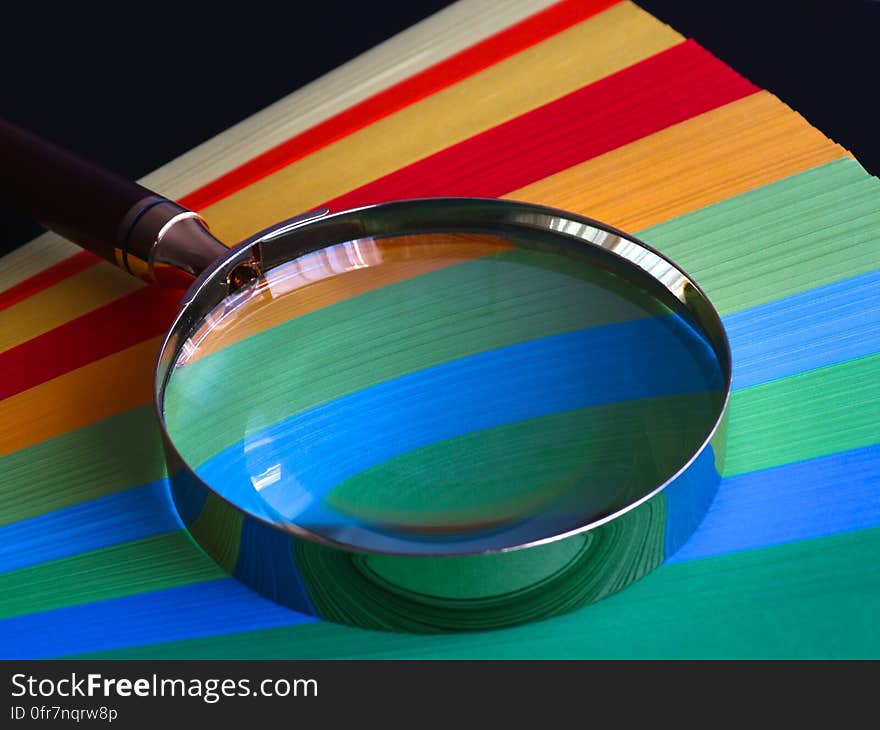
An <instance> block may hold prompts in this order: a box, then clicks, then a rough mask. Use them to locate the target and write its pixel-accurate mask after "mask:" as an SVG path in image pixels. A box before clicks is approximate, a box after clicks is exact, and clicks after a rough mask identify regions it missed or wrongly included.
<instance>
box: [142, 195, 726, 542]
mask: <svg viewBox="0 0 880 730" xmlns="http://www.w3.org/2000/svg"><path fill="white" fill-rule="evenodd" d="M389 221H390V225H389ZM499 226H510V227H514V228H516V227H518V226H522V227H525V228H528V229H530V230H532V231H534V230H545V231H548V232H552V233H553V235H554V237H555V238H556V239H559V237H560V236H561V237H563V238H566V239H568V240H570V241H571V243H572V244H573V245H574V246H594V247H596V248H600V249H603V250H604V251H606V252H610V253H612V254H613V255H614V256H615V257H616V258H617V260H619V262H620V271H619V272H618V273H620V272H628V273H630V274H632V275H635V276H637V277H639V278H641V279H643V280H644V281H650V282H653V283H654V284H655V285H656V286H657V287H658V291H663V292H667V293H668V298H674V300H675V301H676V302H678V304H679V306H680V307H682V308H683V311H686V312H689V313H690V314H691V315H692V316H693V321H694V323H695V324H696V325H697V326H699V327H700V329H701V331H702V334H703V335H704V336H705V337H706V339H707V340H708V342H709V343H710V344H711V346H712V348H713V350H714V352H715V355H716V357H717V359H718V363H719V366H720V368H721V371H722V375H723V388H724V390H723V398H722V401H721V405H720V408H719V411H718V415H717V418H716V419H715V421H714V422H713V424H712V427H711V429H710V430H709V432H708V433H707V434H706V437H705V438H704V439H703V441H702V442H700V444H699V446H698V447H697V448H696V449H695V450H694V451H693V453H692V454H691V456H690V458H689V459H688V460H687V461H686V462H685V463H684V464H683V465H682V466H681V468H679V469H678V470H677V471H676V472H675V473H674V474H673V475H671V476H670V477H669V478H668V479H666V480H665V481H663V482H662V483H661V484H659V485H657V486H655V487H654V488H653V489H650V491H647V492H646V493H645V494H644V495H643V496H641V497H639V498H638V499H636V500H634V501H632V502H630V503H629V504H627V505H626V506H624V507H622V508H620V509H618V510H616V511H614V512H612V513H610V514H607V515H604V516H602V517H601V518H598V519H595V520H591V521H589V522H586V523H584V524H582V525H579V526H577V527H575V528H573V529H570V530H566V531H564V532H559V533H554V534H552V535H547V536H546V537H542V538H539V539H535V540H529V541H527V542H523V543H519V544H515V545H510V546H504V547H495V548H487V549H481V550H467V551H462V552H455V551H452V552H450V551H448V550H443V551H438V552H436V553H432V552H430V551H427V552H426V551H422V550H420V551H419V552H406V551H389V550H380V549H374V548H368V547H363V546H359V545H355V544H352V543H346V542H341V541H337V540H333V539H332V538H328V537H327V536H325V535H321V534H320V533H317V532H314V531H312V530H309V529H308V528H306V527H303V526H301V525H298V524H296V523H295V522H293V521H287V520H285V521H280V522H276V521H272V520H269V519H268V518H266V517H264V516H262V515H257V514H253V513H252V512H250V511H248V510H244V509H242V508H241V507H239V506H238V505H237V504H236V503H235V502H234V501H231V500H229V499H227V498H226V497H224V496H223V495H222V494H220V493H219V492H218V491H216V490H215V489H214V488H213V487H211V485H210V484H208V483H207V482H205V481H204V480H202V479H201V478H200V477H199V476H198V474H197V472H196V471H195V470H194V469H193V468H192V467H191V466H190V465H189V464H188V463H187V461H186V459H185V458H184V457H183V456H182V455H181V454H180V452H179V451H178V450H177V448H176V447H175V446H174V440H173V438H172V436H171V435H170V434H169V433H168V429H167V424H166V422H165V418H164V413H163V400H164V393H165V388H166V386H167V383H168V380H169V378H170V375H171V372H172V369H173V365H174V362H175V361H176V359H177V356H178V355H179V353H180V350H181V348H182V346H183V343H184V342H185V341H186V339H187V337H188V336H189V335H190V334H191V333H192V332H193V331H194V329H195V327H196V326H197V325H198V323H199V322H201V321H202V320H203V318H204V317H205V316H206V315H207V314H208V313H209V312H210V311H211V310H212V309H213V308H214V307H215V306H217V305H218V304H220V303H221V302H222V301H223V300H224V299H225V298H226V297H227V296H229V295H230V293H232V292H233V291H234V290H235V289H236V288H237V287H238V286H239V285H240V282H236V281H234V278H235V277H234V274H235V272H236V271H240V270H242V269H245V270H246V271H248V272H249V275H254V276H259V275H261V274H263V273H266V272H268V271H269V270H271V268H274V266H276V265H281V264H283V263H289V262H290V261H293V260H295V259H297V258H299V257H301V256H304V255H306V254H309V253H312V252H314V251H317V250H320V249H322V248H326V247H327V246H331V245H335V244H337V243H343V242H347V241H350V240H353V239H355V238H359V237H362V238H370V237H374V236H383V235H392V234H393V235H406V234H407V233H413V234H416V233H424V232H427V231H430V230H431V229H435V230H442V231H444V232H455V231H457V230H461V231H473V230H474V229H475V228H480V229H484V230H486V231H490V230H493V229H497V228H498V227H499ZM340 231H343V232H345V233H343V234H342V235H340ZM348 232H350V233H352V234H353V235H351V236H349V235H348ZM282 247H283V249H284V250H283V252H279V251H273V250H272V249H273V248H282ZM246 283H247V282H246ZM246 283H245V285H246ZM731 370H732V368H731V354H730V344H729V341H728V339H727V335H726V332H725V330H724V327H723V325H722V323H721V319H720V317H719V315H718V312H717V311H716V310H715V307H714V306H713V305H712V303H711V301H710V300H709V298H708V297H707V296H706V294H705V293H704V292H703V291H702V289H700V288H699V286H697V284H696V283H694V281H693V279H692V278H691V277H690V276H689V275H688V274H687V273H685V272H684V270H683V269H681V268H680V267H679V266H678V265H677V264H675V263H674V262H673V261H672V260H671V259H669V258H668V257H666V256H664V255H663V254H662V253H660V252H659V251H657V250H656V249H655V248H653V247H651V246H649V245H648V244H646V243H644V242H642V241H640V240H639V239H637V238H635V237H633V236H631V235H629V234H627V233H624V232H623V231H620V230H619V229H616V228H614V227H612V226H609V225H607V224H605V223H602V222H600V221H596V220H594V219H591V218H587V217H584V216H579V215H575V214H573V213H570V212H567V211H563V210H559V209H556V208H551V207H547V206H541V205H536V204H533V203H526V202H518V201H512V200H507V199H504V200H501V199H495V198H414V199H409V200H398V201H393V202H389V203H380V204H376V205H368V206H363V207H360V208H353V209H349V210H344V211H340V212H337V213H333V214H327V212H326V210H319V211H315V212H313V213H307V214H305V215H302V216H298V217H296V218H292V219H289V220H286V221H283V222H281V223H279V224H277V225H275V226H271V227H269V228H267V229H265V230H263V231H261V232H259V233H257V234H255V235H254V236H252V237H250V238H249V239H247V240H246V241H244V242H242V243H241V244H239V245H237V246H235V247H234V248H232V249H229V252H228V254H227V255H225V256H224V257H223V258H221V259H218V260H216V261H215V262H214V263H212V264H211V265H210V266H209V267H208V268H207V269H206V270H205V271H204V272H203V273H202V274H201V275H200V276H199V278H198V279H197V280H196V281H195V282H193V284H192V285H191V287H190V289H189V290H188V291H187V293H186V295H185V296H184V297H183V300H182V303H181V311H180V313H179V314H178V316H177V318H176V319H175V320H174V322H173V323H172V325H171V327H170V329H169V331H168V333H167V335H166V337H165V339H164V340H163V342H162V346H161V348H160V351H159V356H158V359H157V363H156V367H155V371H154V378H153V410H154V412H155V414H156V418H157V422H158V424H159V427H160V430H161V433H162V438H163V443H164V445H165V449H166V456H167V459H168V462H169V471H171V468H172V465H173V468H175V469H183V470H185V471H186V474H187V477H188V478H189V479H191V480H194V481H195V482H196V483H198V484H199V485H201V487H202V488H203V489H205V490H206V492H207V493H209V494H211V495H213V497H214V498H216V499H219V500H222V501H223V502H225V503H226V504H228V505H229V507H230V508H232V509H233V510H235V511H236V512H238V513H240V514H241V515H243V516H244V517H245V518H247V519H250V520H256V521H258V522H260V523H262V524H263V525H265V526H267V527H269V528H271V529H274V530H277V531H279V532H282V533H285V534H288V535H290V536H293V537H296V538H298V539H301V540H306V541H308V542H312V543H317V544H320V545H324V546H326V547H330V548H333V549H335V550H340V551H343V552H347V553H362V554H376V555H394V556H400V557H414V558H424V559H430V558H443V557H455V556H465V555H485V554H490V553H504V552H511V551H516V550H523V549H527V548H532V547H537V546H540V545H546V544H548V543H552V542H556V541H560V540H564V539H565V538H568V537H572V536H574V535H578V534H581V533H584V532H588V531H591V530H595V529H596V528H599V527H601V526H603V525H605V524H608V523H610V522H612V521H614V520H616V519H618V518H620V517H622V516H623V515H625V514H626V513H628V512H630V511H632V510H634V509H635V508H637V507H639V506H640V505H642V504H644V503H645V502H648V501H649V500H651V499H653V498H654V497H655V496H656V495H658V494H660V493H662V492H663V491H664V490H665V489H666V488H667V487H668V486H669V485H670V484H672V483H673V482H675V481H676V480H678V479H680V478H681V477H682V476H683V475H684V474H685V473H686V472H687V471H688V470H689V469H690V468H691V467H692V465H693V464H694V463H695V462H696V460H697V459H698V457H699V456H700V455H701V454H702V453H703V452H704V451H705V450H706V449H707V448H708V447H709V445H710V443H712V441H713V439H716V436H717V434H718V432H719V429H720V427H721V425H722V424H723V422H724V420H725V418H726V415H727V409H728V404H729V400H730V385H731ZM714 448H715V450H716V458H717V457H718V456H719V454H718V453H717V451H718V450H722V451H723V448H724V445H723V444H718V443H717V442H716V443H715V444H714ZM722 455H723V454H722ZM172 494H174V490H172ZM196 539H197V541H198V538H197V537H196Z"/></svg>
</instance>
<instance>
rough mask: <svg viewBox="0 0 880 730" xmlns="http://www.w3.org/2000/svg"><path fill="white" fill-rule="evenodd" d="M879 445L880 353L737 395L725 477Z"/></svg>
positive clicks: (729, 436) (729, 431) (733, 405)
mask: <svg viewBox="0 0 880 730" xmlns="http://www.w3.org/2000/svg"><path fill="white" fill-rule="evenodd" d="M876 443H880V354H878V355H871V356H870V357H862V358H859V359H857V360H850V361H848V362H845V363H841V364H839V365H830V366H828V367H824V368H819V369H817V370H810V371H808V372H805V373H800V374H799V375H793V376H791V377H789V378H782V379H780V380H773V381H771V382H769V383H763V384H761V385H756V386H753V387H751V388H745V389H743V390H739V391H736V392H735V393H734V394H733V396H732V398H731V401H730V427H729V428H728V431H727V456H726V461H725V464H724V476H732V475H734V474H742V473H744V472H749V471H758V470H759V469H766V468H767V467H771V466H778V465H780V464H790V463H792V462H795V461H803V460H805V459H812V458H814V457H817V456H825V455H826V454H834V453H838V452H841V451H849V450H850V449H857V448H859V447H862V446H870V445H871V444H876Z"/></svg>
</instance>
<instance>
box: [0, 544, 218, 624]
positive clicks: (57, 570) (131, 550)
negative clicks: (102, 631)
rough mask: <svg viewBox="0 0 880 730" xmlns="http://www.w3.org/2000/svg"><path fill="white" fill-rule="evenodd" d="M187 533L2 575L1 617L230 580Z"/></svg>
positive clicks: (101, 550) (102, 550) (0, 578)
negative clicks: (194, 584) (190, 584)
mask: <svg viewBox="0 0 880 730" xmlns="http://www.w3.org/2000/svg"><path fill="white" fill-rule="evenodd" d="M225 577H226V574H225V573H224V572H223V570H222V569H221V568H220V567H219V566H218V565H217V564H216V563H215V562H214V561H213V560H211V558H209V557H208V556H207V555H205V553H203V552H202V551H201V550H200V549H198V548H197V547H196V546H195V544H194V543H193V542H192V539H191V538H190V537H189V535H187V534H186V533H185V532H183V531H178V532H169V533H165V534H162V535H157V536H156V537H148V538H145V539H143V540H136V541H135V542H128V543H123V544H121V545H114V546H112V547H108V548H102V549H100V550H93V551H91V552H88V553H82V554H80V555H74V556H73V557H69V558H62V559H61V560H53V561H51V562H48V563H41V564H39V565H34V566H30V567H27V568H22V569H20V570H13V571H10V572H8V573H2V574H0V619H4V618H8V617H10V616H18V615H21V614H25V613H36V612H38V611H49V610H51V609H53V608H61V607H63V606H72V605H76V604H79V603H91V602H94V601H102V600H104V599H107V598H118V597H120V596H127V595H131V594H133V593H145V592H147V591H157V590H160V589H162V588H173V587H175V586H181V585H186V584H188V583H197V582H200V581H206V580H213V579H215V578H225Z"/></svg>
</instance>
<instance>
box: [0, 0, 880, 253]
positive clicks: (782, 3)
mask: <svg viewBox="0 0 880 730" xmlns="http://www.w3.org/2000/svg"><path fill="white" fill-rule="evenodd" d="M486 1H487V2H491V1H493V0H486ZM448 4H449V2H446V1H443V0H409V1H408V2H406V3H403V2H400V3H398V2H388V1H386V2H379V3H363V2H357V1H355V0H322V2H320V3H299V2H279V0H272V1H271V2H270V1H268V0H247V1H246V2H242V1H241V0H235V1H230V0H216V1H215V2H212V3H202V2H183V1H182V0H176V1H175V2H171V1H170V0H154V1H153V2H150V3H149V4H145V5H135V4H130V3H115V4H106V5H105V4H104V3H89V2H78V3H73V2H61V1H58V0H56V1H55V2H42V3H41V2H16V3H11V4H3V6H2V9H0V115H3V116H6V117H7V118H9V119H11V120H12V121H15V122H17V123H19V124H22V125H24V126H26V127H29V128H31V129H33V130H35V131H37V132H39V133H41V134H43V135H44V136H46V137H48V138H50V139H52V140H53V141H56V142H59V143H61V144H63V145H65V146H67V147H69V148H71V149H73V150H75V151H77V152H79V153H80V154H83V155H85V156H87V157H91V158H92V159H95V160H97V161H99V162H101V163H103V164H104V165H106V166H107V167H110V168H111V169H114V170H116V171H117V172H119V173H121V174H123V175H125V176H128V177H130V178H138V177H141V176H142V175H144V174H146V173H148V172H150V171H151V170H153V169H155V168H157V167H159V166H160V165H162V164H164V163H166V162H168V161H169V160H171V159H173V158H175V157H177V156H178V155H180V154H181V153H183V152H185V151H186V150H188V149H190V148H192V147H194V146H195V145H197V144H199V143H200V142H203V141H204V140H206V139H208V138H210V137H212V136H213V135H215V134H217V133H218V132H221V131H223V130H224V129H226V128H228V127H229V126H231V125H232V124H235V123H236V122H238V121H240V120H242V119H244V118H246V117H248V116H250V115H251V114H253V113H254V112H256V111H258V110H260V109H262V108H263V107H265V106H267V105H268V104H270V103H272V102H274V101H276V100H277V99H279V98H281V97H282V96H284V95H285V94H288V93H290V92H291V91H294V90H295V89H297V88H299V87H300V86H302V85H303V84H306V83H308V82H309V81H311V80H313V79H315V78H317V77H319V76H320V75H322V74H323V73H325V72H327V71H329V70H331V69H333V68H335V67H336V66H338V65H340V64H342V63H344V62H345V61H347V60H349V59H351V58H353V57H355V56H357V55H358V54H360V53H362V52H363V51H365V50H367V49H369V48H371V47H373V46H374V45H376V44H378V43H380V42H381V41H383V40H384V39H386V38H388V37H390V36H392V35H394V34H395V33H397V32H399V31H401V30H403V29H404V28H407V27H409V26H410V25H412V24H413V23H415V22H417V21H418V20H420V19H422V18H424V17H427V16H428V15H430V14H432V13H433V12H436V11H437V10H439V9H441V8H442V7H444V6H446V5H448ZM639 4H640V5H641V6H642V7H644V8H645V9H646V10H648V11H649V12H651V13H652V14H654V15H656V16H657V17H659V18H660V19H661V20H663V21H665V22H667V23H669V24H671V25H672V26H673V27H674V28H676V29H677V30H678V31H680V32H681V33H682V34H684V35H686V36H689V37H693V38H695V39H696V40H697V41H699V42H700V43H701V44H702V45H704V46H705V47H706V48H708V49H709V50H710V51H712V52H713V53H715V54H716V55H718V56H719V57H721V58H722V59H723V60H725V61H726V62H727V63H729V64H730V65H732V66H733V67H734V68H735V69H736V70H738V71H739V72H740V73H742V74H744V75H745V76H747V77H748V78H749V79H751V80H752V81H753V82H754V83H756V84H757V85H758V86H761V87H764V88H767V89H769V90H770V91H772V92H773V93H775V94H777V95H778V96H780V97H781V98H782V99H783V100H784V101H785V102H787V103H788V104H789V105H790V106H792V107H794V108H795V109H796V110H798V111H799V112H800V113H802V114H803V115H804V116H805V117H807V119H809V120H810V122H812V123H813V124H814V125H815V126H817V127H819V128H820V129H821V130H823V131H824V132H825V133H826V134H828V135H829V136H830V137H832V138H833V139H835V140H836V141H837V142H839V143H841V144H842V145H844V146H845V147H847V148H848V149H850V150H851V151H853V152H854V153H855V155H856V156H857V157H858V158H859V160H860V161H861V162H862V164H863V165H864V166H865V167H866V168H867V169H868V170H869V171H871V172H872V173H874V174H877V173H878V172H880V122H878V120H877V117H878V108H880V105H878V101H877V92H878V72H880V3H878V2H876V1H875V0H639ZM0 164H2V161H0ZM39 231H40V229H39V227H37V226H35V225H34V224H33V223H31V222H30V221H28V220H26V219H23V218H21V217H19V216H17V215H14V214H12V213H10V212H9V211H6V210H3V209H2V207H0V252H4V251H8V250H10V249H12V248H14V247H15V246H17V245H20V244H22V243H24V242H25V241H27V240H29V239H30V238H32V237H33V236H34V235H36V234H37V233H39Z"/></svg>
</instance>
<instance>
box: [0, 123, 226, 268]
mask: <svg viewBox="0 0 880 730" xmlns="http://www.w3.org/2000/svg"><path fill="white" fill-rule="evenodd" d="M0 195H2V196H3V198H4V201H5V202H7V203H8V204H9V205H10V206H11V207H12V208H14V209H16V210H18V211H20V212H22V213H24V214H25V215H28V216H30V217H31V218H33V219H34V220H36V221H37V222H39V223H41V224H42V225H44V226H46V227H47V228H49V229H50V230H52V231H55V232H56V233H58V234H59V235H61V236H64V237H65V238H67V239H68V240H70V241H73V242H74V243H77V244H79V245H80V246H82V247H83V248H86V249H88V250H89V251H91V252H92V253H95V254H97V255H98V256H101V257H102V258H105V259H107V260H108V261H110V262H111V263H114V264H116V265H117V266H119V267H121V268H123V269H125V270H126V271H128V272H130V273H132V274H134V275H135V276H138V277H140V278H143V279H145V280H146V281H150V282H156V281H158V282H160V283H171V284H174V285H186V284H187V280H191V279H192V277H194V276H196V275H198V274H199V273H200V272H201V271H202V270H204V269H205V268H206V267H207V266H208V265H209V264H210V263H212V262H213V261H214V260H216V259H217V258H219V257H220V256H221V255H223V254H224V253H225V252H226V251H227V248H226V246H224V245H223V244H222V243H221V242H220V241H218V240H217V239H216V238H214V237H213V236H211V234H210V233H208V231H207V227H206V225H205V223H204V221H203V220H202V218H201V217H200V216H199V215H198V214H197V213H194V212H192V211H190V210H187V209H186V208H184V207H183V206H181V205H178V204H177V203H175V202H173V201H170V200H168V199H167V198H164V197H162V196H160V195H157V194H156V193H154V192H153V191H151V190H149V189H147V188H145V187H143V186H142V185H138V184H137V183H135V182H132V181H131V180H126V179H125V178H124V177H121V176H119V175H117V174H115V173H113V172H110V171H109V170H107V169H105V168H103V167H101V166H99V165H97V164H95V163H93V162H90V161H88V160H85V159H83V158H81V157H79V156H78V155H75V154H74V153H72V152H70V151H69V150H65V149H63V148H61V147H59V146H57V145H55V144H53V143H51V142H49V141H48V140H45V139H43V138H41V137H39V136H37V135H36V134H34V133H32V132H29V131H27V130H25V129H22V128H21V127H18V126H16V125H14V124H12V123H11V122H9V121H6V120H4V119H2V118H0ZM181 273H182V274H183V276H182V277H181V276H179V274H181Z"/></svg>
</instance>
